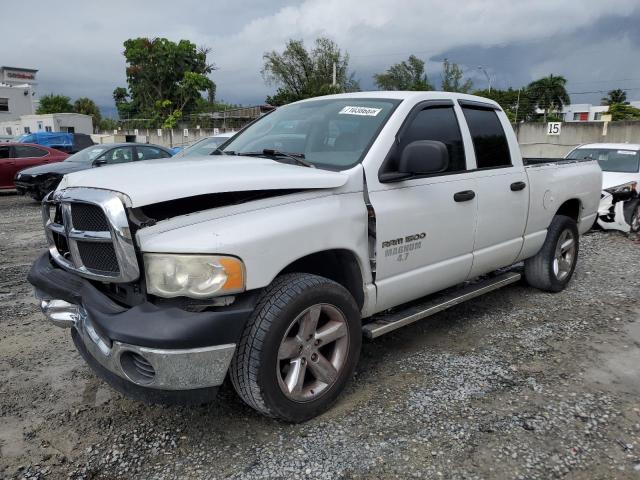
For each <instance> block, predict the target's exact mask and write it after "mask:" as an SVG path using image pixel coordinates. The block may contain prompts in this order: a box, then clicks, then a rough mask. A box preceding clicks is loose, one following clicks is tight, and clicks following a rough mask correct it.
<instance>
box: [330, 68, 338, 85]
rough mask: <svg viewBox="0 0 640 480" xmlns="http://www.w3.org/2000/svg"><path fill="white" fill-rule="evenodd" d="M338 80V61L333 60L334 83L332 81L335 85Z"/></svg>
mask: <svg viewBox="0 0 640 480" xmlns="http://www.w3.org/2000/svg"><path fill="white" fill-rule="evenodd" d="M337 80H338V79H337V72H336V62H333V83H331V85H333V86H334V87H335V86H336V83H337Z"/></svg>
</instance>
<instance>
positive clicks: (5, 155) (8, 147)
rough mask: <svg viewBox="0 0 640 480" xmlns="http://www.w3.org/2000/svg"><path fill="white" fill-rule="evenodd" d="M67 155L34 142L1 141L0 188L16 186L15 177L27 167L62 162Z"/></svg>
mask: <svg viewBox="0 0 640 480" xmlns="http://www.w3.org/2000/svg"><path fill="white" fill-rule="evenodd" d="M68 156H69V155H67V154H66V153H64V152H61V151H59V150H56V149H54V148H49V147H43V146H42V145H36V144H34V143H0V189H7V188H16V186H15V184H14V183H13V177H15V175H16V173H18V172H19V171H20V170H24V169H25V168H29V167H35V166H37V165H44V164H46V163H55V162H61V161H62V160H64V159H65V158H67V157H68Z"/></svg>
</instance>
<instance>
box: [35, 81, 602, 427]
mask: <svg viewBox="0 0 640 480" xmlns="http://www.w3.org/2000/svg"><path fill="white" fill-rule="evenodd" d="M601 185H602V173H601V170H600V168H599V166H598V164H597V162H595V161H592V160H565V161H542V162H540V161H537V162H534V163H533V164H531V165H525V164H523V160H522V157H521V155H520V150H519V148H518V144H517V142H516V137H515V135H514V133H513V130H512V128H511V125H510V124H509V121H508V119H507V117H506V115H505V114H504V113H503V112H502V110H501V109H500V107H499V106H498V104H496V103H495V102H493V101H490V100H486V99H483V98H479V97H474V96H470V95H462V94H454V93H446V92H363V93H356V94H344V95H336V96H327V97H321V98H314V99H309V100H305V101H302V102H298V103H294V104H290V105H287V106H284V107H281V108H279V109H277V110H276V111H274V112H272V113H270V114H268V115H265V116H263V117H262V118H260V119H259V120H257V121H256V122H254V123H253V124H251V125H249V126H248V127H246V128H245V129H244V130H242V131H241V132H239V133H238V134H237V135H235V136H234V137H233V138H231V139H230V140H228V141H227V142H225V143H224V144H223V145H222V146H221V147H220V148H219V149H218V150H216V151H215V152H213V154H212V155H211V156H205V157H199V158H193V157H190V158H185V159H183V160H175V159H167V160H166V161H165V160H154V161H153V162H144V161H141V162H136V163H132V164H127V165H117V166H108V167H104V168H100V169H95V170H87V171H83V172H78V173H73V174H70V175H67V176H66V177H64V179H63V180H62V182H61V184H60V186H59V187H58V189H57V191H55V192H53V193H52V194H50V195H49V196H48V197H47V198H46V199H45V201H44V202H43V221H44V224H45V231H46V235H47V238H48V241H49V249H48V251H47V252H45V253H44V254H43V255H42V256H41V257H40V258H38V260H37V261H36V262H35V263H34V265H33V267H32V269H31V272H30V273H29V281H30V282H31V283H32V284H33V285H34V286H35V289H36V295H37V297H38V298H39V299H40V302H41V308H42V310H43V312H44V314H45V315H46V317H47V318H48V319H49V320H50V321H51V322H53V323H54V324H56V325H59V326H64V327H71V333H72V337H73V340H74V342H75V344H76V347H77V349H78V350H79V352H80V353H81V354H82V356H83V357H84V358H85V360H86V361H87V362H88V363H89V364H90V365H91V367H92V368H93V369H94V370H95V371H96V372H97V373H98V374H99V375H100V376H101V377H102V378H104V379H105V380H106V381H107V382H108V383H110V384H111V385H112V386H114V387H115V388H117V389H118V390H120V391H122V392H125V393H127V394H129V395H131V396H134V397H136V398H140V399H143V400H145V401H185V400H187V401H195V402H198V401H205V400H207V399H209V398H211V395H212V392H213V391H214V390H215V387H216V386H218V385H220V384H221V383H222V382H223V380H224V379H225V377H226V376H227V375H228V376H229V377H230V379H231V382H232V383H233V386H234V387H235V390H236V391H237V392H238V394H239V395H240V397H242V399H243V400H244V401H245V402H246V403H247V404H249V405H250V406H252V407H253V408H255V409H256V410H258V411H260V412H262V413H263V414H265V415H268V416H272V417H277V418H280V419H284V420H287V421H294V422H297V421H303V420H306V419H309V418H311V417H313V416H315V415H318V414H319V413H321V412H322V411H324V410H325V409H327V408H328V407H329V406H330V405H331V403H332V402H333V401H334V400H335V399H336V397H337V396H338V394H339V393H340V392H341V391H342V390H343V388H344V387H345V384H346V383H347V382H348V381H349V378H350V377H351V375H352V373H353V371H354V368H355V366H356V363H357V361H358V356H359V352H360V345H361V341H362V336H363V335H364V336H365V337H368V338H376V337H378V336H380V335H382V334H384V333H387V332H390V331H393V330H394V329H396V328H398V327H401V326H403V325H407V324H409V323H412V322H414V321H417V320H419V319H421V318H424V317H427V316H429V315H431V314H433V313H435V312H438V311H441V310H443V309H445V308H447V307H450V306H452V305H455V304H457V303H460V302H462V301H465V300H467V299H469V298H473V297H475V296H478V295H480V294H482V293H485V292H488V291H491V290H494V289H496V288H499V287H502V286H505V285H508V284H510V283H513V282H516V281H518V280H519V279H520V277H521V274H523V275H524V277H525V278H526V281H527V282H528V283H529V284H530V285H532V286H534V287H536V288H539V289H542V290H546V291H550V292H558V291H560V290H562V289H563V288H564V287H565V286H566V285H567V283H568V282H569V280H570V278H571V276H572V274H573V271H574V268H575V265H576V260H577V256H578V242H579V236H580V234H581V233H584V232H585V231H586V230H588V229H589V227H591V225H593V223H594V220H595V218H596V212H597V208H598V203H599V200H600V190H601ZM523 261H524V270H522V269H511V270H509V269H507V268H506V267H510V266H512V265H514V264H517V263H519V262H523ZM496 271H497V272H496Z"/></svg>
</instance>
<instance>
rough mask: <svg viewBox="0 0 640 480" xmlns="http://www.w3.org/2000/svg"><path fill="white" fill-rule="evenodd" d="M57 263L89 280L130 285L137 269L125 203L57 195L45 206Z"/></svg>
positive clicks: (85, 194)
mask: <svg viewBox="0 0 640 480" xmlns="http://www.w3.org/2000/svg"><path fill="white" fill-rule="evenodd" d="M42 216H43V221H44V224H45V231H46V234H47V239H48V241H49V252H50V254H51V257H52V258H53V260H54V261H55V262H56V263H57V264H58V265H60V266H61V267H63V268H65V269H66V270H70V271H73V272H76V273H78V274H79V275H82V276H84V277H87V278H91V279H95V280H102V281H108V282H131V281H133V280H136V279H137V278H138V277H139V275H140V271H139V267H138V262H137V258H136V254H135V249H134V247H133V239H132V237H131V232H130V230H129V223H128V220H127V215H126V211H125V208H124V205H123V204H122V201H121V200H120V198H118V196H117V195H116V194H115V193H113V192H108V191H105V190H94V189H89V188H74V189H69V190H62V191H59V192H53V193H52V194H50V195H48V196H47V197H46V198H45V200H44V201H43V204H42Z"/></svg>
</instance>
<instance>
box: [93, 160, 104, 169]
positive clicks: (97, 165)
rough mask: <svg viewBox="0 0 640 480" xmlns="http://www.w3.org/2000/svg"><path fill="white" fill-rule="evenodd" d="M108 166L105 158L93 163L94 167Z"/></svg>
mask: <svg viewBox="0 0 640 480" xmlns="http://www.w3.org/2000/svg"><path fill="white" fill-rule="evenodd" d="M106 164H107V161H106V160H105V159H104V158H101V159H98V160H94V161H93V166H94V167H101V166H102V165H106Z"/></svg>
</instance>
